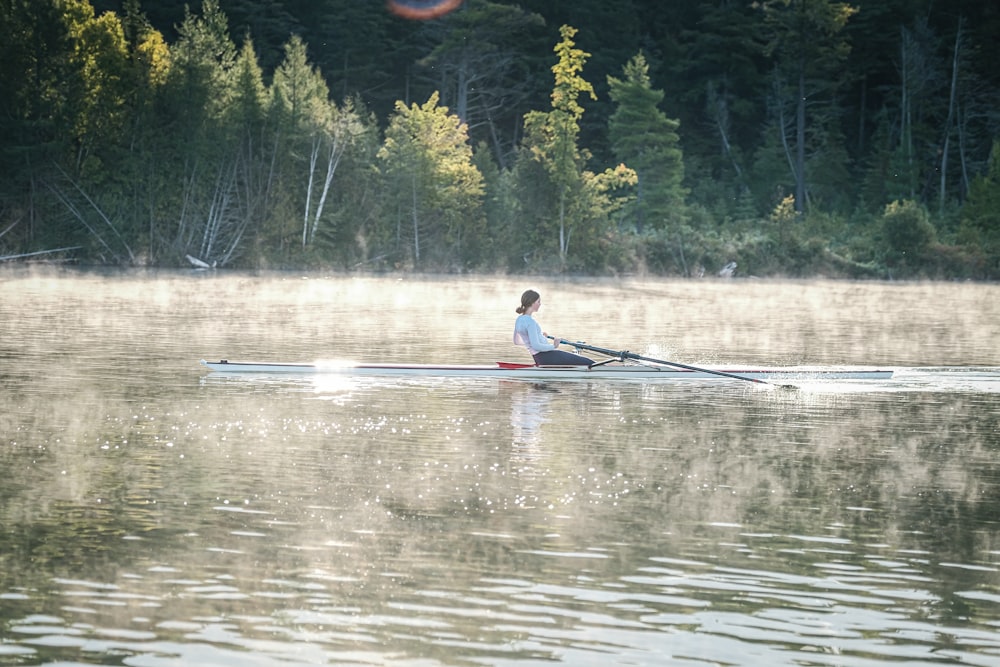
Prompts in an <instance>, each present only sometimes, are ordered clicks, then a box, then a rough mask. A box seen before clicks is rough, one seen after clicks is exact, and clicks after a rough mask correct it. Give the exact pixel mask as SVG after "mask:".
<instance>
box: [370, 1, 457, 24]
mask: <svg viewBox="0 0 1000 667" xmlns="http://www.w3.org/2000/svg"><path fill="white" fill-rule="evenodd" d="M461 4H462V0H388V2H386V7H388V8H389V11H390V12H392V13H393V14H395V15H396V16H401V17H403V18H404V19H411V20H415V21H429V20H430V19H436V18H440V17H442V16H444V15H445V14H447V13H448V12H451V11H454V10H456V9H458V7H459V5H461Z"/></svg>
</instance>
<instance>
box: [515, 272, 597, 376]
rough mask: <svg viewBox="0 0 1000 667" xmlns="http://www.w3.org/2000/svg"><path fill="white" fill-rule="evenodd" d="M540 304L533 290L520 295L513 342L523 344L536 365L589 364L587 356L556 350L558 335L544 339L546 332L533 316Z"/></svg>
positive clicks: (538, 297)
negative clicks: (548, 339)
mask: <svg viewBox="0 0 1000 667" xmlns="http://www.w3.org/2000/svg"><path fill="white" fill-rule="evenodd" d="M541 305H542V297H540V296H539V295H538V292H536V291H535V290H528V291H526V292H525V293H524V294H522V295H521V305H520V306H518V307H517V311H516V312H517V319H516V320H515V321H514V344H515V345H523V346H524V347H526V348H527V349H528V352H530V353H531V357H532V358H533V359H534V360H535V365H536V366H591V365H593V363H594V362H593V361H592V360H590V359H588V358H587V357H583V356H580V355H579V354H573V353H572V352H565V351H563V350H558V349H556V348H558V347H559V337H558V336H554V337H552V342H551V343H550V342H549V341H547V340H546V337H547V336H548V334H545V333H543V332H542V327H541V326H539V324H538V322H536V321H535V318H533V317H532V315H534V314H535V313H536V312H538V309H539V307H541Z"/></svg>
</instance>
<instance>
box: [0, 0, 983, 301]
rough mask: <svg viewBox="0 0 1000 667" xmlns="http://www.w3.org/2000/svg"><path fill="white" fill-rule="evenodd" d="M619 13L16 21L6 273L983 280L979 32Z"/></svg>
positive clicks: (552, 10) (98, 15)
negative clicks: (119, 270) (28, 266)
mask: <svg viewBox="0 0 1000 667" xmlns="http://www.w3.org/2000/svg"><path fill="white" fill-rule="evenodd" d="M403 4H405V3H403ZM431 4H433V3H431ZM265 5H267V7H269V9H268V11H267V12H264V11H263V9H264V7H265ZM445 5H446V6H445ZM890 5H891V7H889V6H890ZM897 5H898V6H897ZM254 7H257V8H258V9H261V10H262V11H261V12H259V13H256V14H255V13H254V11H253V8H254ZM279 10H280V11H279ZM890 10H891V11H890ZM609 11H610V10H608V9H607V8H606V7H604V3H598V2H596V1H590V0H575V1H574V2H570V1H569V0H566V1H563V0H554V1H546V2H542V1H541V0H539V1H537V2H535V1H532V0H526V1H524V2H519V3H513V2H505V1H492V2H491V1H487V0H466V1H465V2H463V3H458V2H446V3H442V8H441V10H440V11H435V12H432V13H433V19H432V20H413V18H412V17H410V18H403V17H401V16H399V15H396V14H393V13H392V12H390V11H388V10H387V8H386V6H385V5H384V4H383V3H378V2H367V3H356V2H355V3H349V2H343V1H341V0H317V1H316V2H311V3H296V2H291V1H290V0H286V1H283V2H276V3H275V2H270V3H265V2H263V1H261V2H256V1H255V0H245V1H243V2H235V1H233V0H230V1H228V2H227V1H226V0H201V2H199V3H198V6H191V7H185V5H184V3H183V2H174V1H173V0H163V1H161V2H158V3H152V2H148V1H147V2H146V3H143V2H142V1H141V0H39V1H38V2H31V3H7V4H6V5H4V7H3V8H0V29H2V31H3V34H5V35H8V36H9V38H8V39H7V41H6V42H5V43H4V44H2V45H0V107H2V111H3V114H2V118H3V120H2V121H0V267H2V266H5V265H12V264H24V263H46V264H54V265H75V266H81V267H85V266H107V267H137V268H164V269H167V268H175V269H176V268H196V269H237V270H250V271H267V270H306V271H313V270H315V271H333V272H348V273H349V272H365V273H373V274H380V273H397V272H398V273H414V274H420V273H436V274H472V275H490V274H503V275H520V274H525V275H551V276H557V275H566V276H595V277H599V276H648V277H664V278H672V277H689V278H700V277H719V276H721V277H733V276H737V277H760V278H770V277H775V278H779V277H780V278H812V277H817V278H819V277H822V278H834V279H873V280H898V279H902V280H909V279H937V280H977V281H995V280H997V279H998V278H1000V140H998V137H1000V111H997V109H1000V103H998V102H1000V73H998V72H997V71H995V69H994V68H993V67H992V66H991V64H990V63H992V62H994V61H995V58H993V57H992V56H991V55H990V54H994V55H997V49H998V46H997V44H996V40H995V39H994V37H995V34H996V30H998V29H1000V24H998V23H997V19H996V18H995V17H994V16H993V14H990V13H989V12H988V11H986V10H985V9H983V5H982V3H979V2H971V1H969V2H967V1H965V0H956V2H954V3H951V6H950V7H949V8H948V11H944V10H940V9H937V8H921V7H916V6H915V3H901V2H886V1H885V0H882V1H881V2H873V1H871V0H857V1H855V2H833V1H831V0H762V1H761V2H755V3H750V2H747V3H710V2H694V3H692V2H690V1H689V0H670V1H667V2H664V1H663V0H648V1H645V0H633V2H631V3H629V4H628V7H627V10H621V11H618V10H616V12H617V13H618V14H620V16H615V17H614V18H612V17H611V16H609V13H608V12H609ZM666 15H670V16H671V20H670V21H665V20H664V16H666ZM255 16H256V17H257V18H253V17H255ZM261 17H266V20H265V18H261ZM602 28H606V29H607V30H602ZM720 54H724V55H725V57H721V56H720Z"/></svg>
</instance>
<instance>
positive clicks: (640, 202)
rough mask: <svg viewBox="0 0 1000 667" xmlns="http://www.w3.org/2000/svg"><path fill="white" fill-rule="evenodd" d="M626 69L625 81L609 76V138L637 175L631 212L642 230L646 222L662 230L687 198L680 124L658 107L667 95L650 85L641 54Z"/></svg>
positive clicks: (623, 159) (617, 153)
mask: <svg viewBox="0 0 1000 667" xmlns="http://www.w3.org/2000/svg"><path fill="white" fill-rule="evenodd" d="M623 72H624V75H625V76H624V79H616V78H614V77H608V86H609V88H610V91H611V99H612V100H614V101H615V103H616V104H617V109H616V110H615V113H614V114H612V116H611V119H610V121H609V123H608V136H609V139H610V140H611V147H612V150H613V151H614V154H615V157H616V158H618V159H619V160H621V161H622V162H624V163H625V164H627V165H628V166H630V167H631V168H632V169H634V170H635V172H636V174H637V178H638V183H637V185H636V199H635V201H634V202H633V203H632V204H631V205H630V206H629V209H630V211H629V213H630V217H631V218H632V219H633V220H634V221H635V228H636V231H638V232H639V233H640V234H641V233H642V232H643V229H644V228H645V227H646V225H649V226H650V227H652V228H653V229H663V228H664V227H666V226H667V225H668V224H669V223H670V222H671V221H673V222H674V223H676V222H677V221H678V219H679V217H680V213H681V210H682V205H683V203H684V196H685V192H684V188H683V186H682V185H681V183H682V181H683V180H684V163H683V154H682V152H681V149H680V137H679V136H678V134H677V129H678V127H679V125H680V123H679V122H678V121H676V120H672V119H670V118H667V115H666V114H665V113H663V112H662V111H661V110H660V109H659V108H658V106H659V104H660V102H662V101H663V97H664V93H663V91H662V90H654V89H653V88H652V86H651V85H650V81H649V65H648V64H647V63H646V58H645V57H644V56H643V55H642V54H641V53H640V54H638V55H636V56H634V57H633V58H632V59H631V60H630V61H629V62H628V64H626V65H625V67H624V69H623Z"/></svg>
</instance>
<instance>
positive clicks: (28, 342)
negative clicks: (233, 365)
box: [0, 269, 1000, 667]
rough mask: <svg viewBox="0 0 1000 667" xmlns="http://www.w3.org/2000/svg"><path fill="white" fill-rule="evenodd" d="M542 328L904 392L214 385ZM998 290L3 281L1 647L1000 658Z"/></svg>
mask: <svg viewBox="0 0 1000 667" xmlns="http://www.w3.org/2000/svg"><path fill="white" fill-rule="evenodd" d="M527 287H535V288H537V289H539V290H540V291H541V292H542V294H543V303H544V305H543V307H542V310H541V311H540V313H539V314H538V319H539V320H540V321H541V322H542V323H543V326H544V327H545V328H546V330H547V331H548V332H549V333H554V334H558V335H560V336H563V337H566V338H571V339H575V340H586V341H588V342H590V343H591V344H594V345H598V346H602V347H611V348H616V349H628V350H631V351H633V352H638V353H645V354H647V355H650V356H655V357H661V358H663V357H665V358H669V359H675V360H677V361H681V362H683V363H687V364H696V365H697V364H715V363H729V364H750V365H789V364H807V365H819V366H837V365H844V364H850V365H855V364H860V365H871V366H881V367H891V368H893V369H895V370H896V371H897V372H896V377H895V378H894V379H893V380H891V381H884V382H883V381H878V382H825V383H824V382H815V381H814V382H803V383H801V388H800V389H799V390H797V391H782V390H774V389H771V388H767V387H763V388H762V387H760V386H759V385H755V384H751V383H747V382H739V381H730V380H718V381H708V382H701V383H682V382H677V383H662V384H650V383H638V382H636V383H629V382H620V383H609V382H604V383H601V382H555V383H549V384H539V383H528V382H517V381H498V380H466V379H462V380H456V379H447V380H445V379H399V378H396V379H392V378H356V379H351V378H329V377H328V378H322V377H320V378H288V377H286V378H280V377H270V378H268V377H252V378H238V377H224V376H216V375H212V374H209V373H206V372H204V371H203V370H202V369H201V367H200V366H199V365H198V360H199V359H201V358H230V359H259V360H282V361H312V360H316V359H356V360H367V361H375V360H377V361H415V362H428V363H431V362H452V363H479V362H483V361H492V360H494V359H496V360H510V361H524V360H525V357H526V354H525V353H524V352H523V351H519V350H517V349H516V348H514V347H513V345H511V344H510V342H509V340H510V330H511V326H512V322H513V318H514V312H513V309H514V307H515V306H516V305H517V302H518V297H519V295H520V293H521V291H523V289H525V288H527ZM998 341H1000V287H998V286H996V285H972V284H941V283H909V284H906V283H898V284H888V283H850V282H825V281H810V282H780V281H750V280H740V281H639V280H616V281H607V280H605V281H602V280H573V281H569V280H566V281H556V280H533V281H530V283H526V282H523V281H518V280H512V279H507V278H504V279H484V278H457V277H443V278H424V279H417V278H410V277H407V278H401V279H397V278H389V277H386V278H352V277H331V276H324V275H318V274H315V275H293V274H268V275H262V276H251V275H236V276H234V275H230V274H209V273H195V274H180V273H178V274H124V275H113V276H109V275H98V274H88V273H71V272H51V273H47V272H38V271H30V270H9V269H8V270H6V271H3V272H0V471H2V475H0V665H39V664H51V665H97V664H100V665H135V666H150V667H153V666H155V667H161V666H162V667H175V666H178V667H179V666H181V665H221V666H227V667H229V666H237V665H240V666H242V665H261V666H270V665H274V666H278V665H281V666H289V665H323V664H329V665H405V666H410V665H412V666H420V667H423V666H433V665H470V666H471V665H511V666H513V665H518V666H521V665H543V664H544V665H551V664H553V663H557V664H566V665H699V666H701V665H795V666H803V665H806V666H810V665H849V666H867V665H883V664H887V665H943V664H954V665H984V666H985V665H997V664H1000V358H998V357H1000V354H998Z"/></svg>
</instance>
